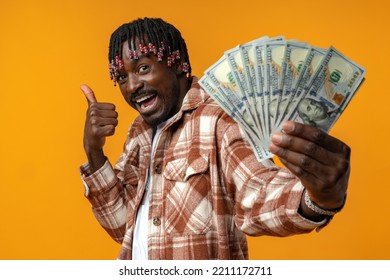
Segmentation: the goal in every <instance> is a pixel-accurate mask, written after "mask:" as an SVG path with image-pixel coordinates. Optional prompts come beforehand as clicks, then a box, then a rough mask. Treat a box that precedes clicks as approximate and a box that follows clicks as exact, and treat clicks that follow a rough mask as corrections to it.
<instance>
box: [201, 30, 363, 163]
mask: <svg viewBox="0 0 390 280" xmlns="http://www.w3.org/2000/svg"><path fill="white" fill-rule="evenodd" d="M365 72H366V71H365V70H364V69H363V68H362V67H360V66H359V65H357V64H356V63H354V62H353V61H351V60H350V59H348V58H347V57H345V56H344V55H343V54H341V53H340V52H339V51H337V50H336V49H335V48H334V47H330V48H329V49H327V50H326V49H323V48H317V47H312V46H310V45H308V44H307V43H301V42H298V41H296V40H285V39H284V37H283V36H279V37H275V38H268V37H262V38H260V39H257V40H254V41H252V42H249V43H246V44H243V45H239V46H237V47H235V48H233V49H231V50H228V51H226V52H225V53H224V55H223V56H222V57H221V58H220V59H219V60H218V61H217V62H216V63H215V64H213V65H212V66H211V67H209V69H207V70H206V71H205V75H204V76H203V77H202V78H201V79H200V80H199V83H200V84H201V86H202V87H203V88H204V89H205V91H207V92H208V94H209V95H210V96H211V97H212V98H213V99H214V100H215V101H216V102H217V103H218V104H219V105H220V106H221V107H222V108H223V109H224V110H225V111H226V113H227V114H229V115H230V116H231V117H232V118H233V119H234V120H235V121H236V122H237V123H238V124H239V125H240V127H241V128H242V130H243V132H244V134H245V136H246V138H247V140H248V142H249V143H250V145H251V146H252V148H253V150H254V152H255V154H256V156H257V159H258V160H259V161H263V160H265V159H268V158H271V157H273V155H274V153H273V152H272V151H270V150H269V146H270V143H271V136H272V135H273V134H274V133H275V132H278V131H281V130H282V125H283V123H284V122H285V121H287V120H291V121H295V122H299V123H303V124H308V125H311V126H313V127H316V128H318V129H319V130H321V131H324V132H328V131H329V130H330V129H331V128H332V126H333V125H334V123H335V122H336V121H337V120H338V118H339V117H340V115H341V114H342V112H343V111H344V110H345V108H346V106H347V105H348V104H349V102H350V101H351V99H352V97H353V96H354V95H355V93H356V91H357V89H358V88H359V86H360V84H361V83H362V81H363V79H364V75H365Z"/></svg>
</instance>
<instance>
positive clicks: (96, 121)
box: [91, 116, 118, 127]
mask: <svg viewBox="0 0 390 280" xmlns="http://www.w3.org/2000/svg"><path fill="white" fill-rule="evenodd" d="M91 124H92V125H95V126H106V125H113V126H114V127H115V126H117V125H118V119H117V118H101V117H96V116H94V117H92V118H91Z"/></svg>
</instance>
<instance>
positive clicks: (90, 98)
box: [80, 85, 97, 106]
mask: <svg viewBox="0 0 390 280" xmlns="http://www.w3.org/2000/svg"><path fill="white" fill-rule="evenodd" d="M80 89H81V91H82V92H83V93H84V95H85V97H86V98H87V101H88V106H89V105H91V104H93V103H96V102H97V100H96V97H95V94H94V93H93V90H92V89H91V88H90V87H89V86H87V85H81V86H80Z"/></svg>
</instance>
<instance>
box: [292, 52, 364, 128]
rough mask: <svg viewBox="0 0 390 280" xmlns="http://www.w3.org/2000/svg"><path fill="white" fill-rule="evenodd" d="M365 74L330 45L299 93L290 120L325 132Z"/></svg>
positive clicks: (342, 109)
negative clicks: (305, 86) (301, 92)
mask: <svg viewBox="0 0 390 280" xmlns="http://www.w3.org/2000/svg"><path fill="white" fill-rule="evenodd" d="M365 73H366V70H365V69H363V68H362V67H361V66H359V65H357V64H356V63H355V62H353V61H351V60H350V59H348V58H347V57H346V56H344V55H343V54H342V53H340V52H339V51H338V50H336V49H335V48H334V47H330V48H329V50H328V51H327V53H326V54H325V56H324V57H323V59H322V61H321V63H320V65H319V66H318V68H317V71H316V73H315V74H314V75H313V78H312V80H311V81H310V83H309V85H308V87H307V89H306V90H305V91H304V93H303V94H302V97H301V99H300V101H299V104H298V105H297V107H296V109H295V110H294V115H293V116H292V118H293V120H295V121H298V122H302V123H305V124H310V125H313V126H315V127H318V128H319V129H321V130H323V131H325V132H328V131H329V130H330V129H331V128H332V126H333V125H334V123H335V122H336V120H337V119H338V118H339V117H340V115H341V114H342V113H343V111H344V109H345V108H346V106H347V105H348V104H349V102H350V100H351V99H352V97H353V96H354V94H355V92H356V91H357V89H358V87H359V86H360V84H361V83H362V81H363V79H364V75H365Z"/></svg>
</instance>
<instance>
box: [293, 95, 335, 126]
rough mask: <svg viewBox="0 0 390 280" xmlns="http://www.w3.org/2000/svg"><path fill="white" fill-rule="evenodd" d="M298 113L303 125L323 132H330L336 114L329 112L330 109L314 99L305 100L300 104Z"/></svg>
mask: <svg viewBox="0 0 390 280" xmlns="http://www.w3.org/2000/svg"><path fill="white" fill-rule="evenodd" d="M297 112H298V115H299V117H300V118H301V119H302V121H303V123H305V124H309V125H312V126H315V127H317V128H319V129H321V130H323V131H329V129H330V128H331V126H332V125H333V123H334V122H335V118H336V117H337V114H336V112H328V107H327V106H326V105H325V104H324V103H322V102H320V101H317V100H315V99H313V98H304V99H302V100H301V102H299V104H298V108H297Z"/></svg>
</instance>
